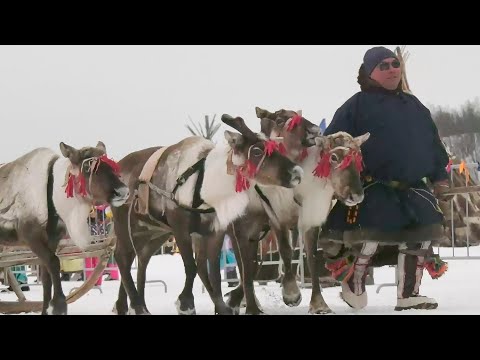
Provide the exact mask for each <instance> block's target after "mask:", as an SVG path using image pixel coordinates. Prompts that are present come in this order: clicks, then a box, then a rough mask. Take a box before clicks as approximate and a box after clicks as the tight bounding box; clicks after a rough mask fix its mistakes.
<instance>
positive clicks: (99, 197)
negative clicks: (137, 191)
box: [60, 141, 129, 207]
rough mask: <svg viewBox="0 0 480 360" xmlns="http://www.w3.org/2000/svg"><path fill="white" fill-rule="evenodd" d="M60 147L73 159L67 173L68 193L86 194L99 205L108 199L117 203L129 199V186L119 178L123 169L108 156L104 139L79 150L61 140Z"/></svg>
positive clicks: (68, 194) (66, 155) (113, 203)
mask: <svg viewBox="0 0 480 360" xmlns="http://www.w3.org/2000/svg"><path fill="white" fill-rule="evenodd" d="M60 150H61V152H62V155H63V156H65V157H66V158H68V159H69V160H70V163H71V166H69V169H68V171H67V174H66V180H67V183H66V189H65V192H66V193H67V197H73V196H74V193H77V194H79V195H82V196H87V197H88V198H90V200H91V201H92V202H94V203H95V204H96V205H100V204H105V203H109V204H111V205H112V206H114V207H118V206H121V205H123V204H124V203H125V202H126V201H127V199H128V197H129V191H128V186H126V185H125V184H124V183H123V182H122V181H121V180H120V178H119V176H120V174H119V173H120V169H119V167H118V165H117V163H115V162H114V161H113V160H111V159H109V158H108V157H107V155H106V152H107V151H106V148H105V144H104V143H103V142H101V141H99V142H98V144H97V146H96V147H83V148H81V149H79V150H77V149H75V148H74V147H72V146H69V145H66V144H65V143H63V142H61V143H60Z"/></svg>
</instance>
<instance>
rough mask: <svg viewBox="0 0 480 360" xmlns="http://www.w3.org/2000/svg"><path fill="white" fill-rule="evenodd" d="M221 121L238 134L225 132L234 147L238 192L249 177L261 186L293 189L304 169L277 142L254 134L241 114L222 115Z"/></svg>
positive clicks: (300, 178)
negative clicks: (282, 151)
mask: <svg viewBox="0 0 480 360" xmlns="http://www.w3.org/2000/svg"><path fill="white" fill-rule="evenodd" d="M222 121H223V122H224V123H225V124H227V125H229V126H231V127H232V128H234V129H235V130H237V131H238V132H239V133H234V132H231V131H228V130H227V131H225V139H226V140H227V141H228V144H229V145H230V147H231V149H232V163H233V165H234V166H235V167H236V172H237V174H236V175H237V191H242V190H245V189H247V188H248V187H249V182H248V179H254V180H255V181H257V182H258V183H260V184H262V185H276V186H283V187H286V188H293V187H295V186H296V185H298V184H299V183H300V182H301V180H302V177H303V170H302V168H301V167H300V166H297V165H296V164H295V163H293V162H292V161H291V160H289V159H288V158H287V157H285V156H284V155H282V154H281V153H280V152H279V151H278V149H277V148H276V146H275V145H276V144H275V143H273V142H270V141H268V139H266V138H265V137H263V136H261V135H259V134H255V133H254V132H253V131H251V130H250V129H249V128H248V127H247V126H246V124H245V122H244V120H243V119H242V118H240V117H237V118H233V117H231V116H230V115H227V114H224V115H222Z"/></svg>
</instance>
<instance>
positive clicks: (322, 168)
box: [313, 152, 330, 177]
mask: <svg viewBox="0 0 480 360" xmlns="http://www.w3.org/2000/svg"><path fill="white" fill-rule="evenodd" d="M313 175H315V176H316V177H328V176H329V175H330V153H328V152H326V153H324V154H323V155H322V158H321V159H320V161H319V162H318V165H317V167H316V168H315V170H313Z"/></svg>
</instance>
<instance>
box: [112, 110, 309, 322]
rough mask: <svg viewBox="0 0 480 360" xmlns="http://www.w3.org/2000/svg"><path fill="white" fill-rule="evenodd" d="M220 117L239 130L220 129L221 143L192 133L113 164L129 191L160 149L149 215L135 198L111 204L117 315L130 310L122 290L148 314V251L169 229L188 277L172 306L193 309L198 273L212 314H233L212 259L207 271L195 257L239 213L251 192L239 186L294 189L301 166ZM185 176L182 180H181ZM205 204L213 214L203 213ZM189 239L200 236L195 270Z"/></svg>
mask: <svg viewBox="0 0 480 360" xmlns="http://www.w3.org/2000/svg"><path fill="white" fill-rule="evenodd" d="M222 121H223V122H224V123H225V124H227V125H229V126H231V127H233V128H234V129H236V130H238V131H239V133H235V132H231V131H225V139H226V140H227V144H218V145H215V144H214V143H213V142H212V141H210V140H207V139H205V138H203V137H199V136H193V137H188V138H186V139H184V140H182V141H180V142H178V143H176V144H174V145H171V146H168V147H166V148H162V147H157V148H150V149H144V150H140V151H137V152H134V153H131V154H129V155H127V156H126V157H125V158H123V159H122V160H120V161H119V164H120V166H121V169H122V170H121V171H122V172H121V174H122V177H123V178H124V179H125V181H126V182H127V183H128V186H129V188H130V191H131V193H132V194H134V193H135V191H136V189H137V188H138V180H139V176H140V174H141V172H142V169H143V168H144V165H145V164H146V163H147V161H148V160H149V159H150V158H151V156H152V155H153V154H155V153H156V152H157V151H159V150H160V149H164V150H162V151H163V153H162V154H161V156H160V158H159V159H158V162H157V163H156V167H155V170H154V172H153V175H152V177H151V179H150V180H149V186H150V190H149V196H150V198H149V205H148V214H141V213H137V212H136V211H132V205H133V204H134V203H133V201H134V199H133V196H132V199H131V201H130V202H129V203H128V204H126V205H124V206H122V207H120V208H118V209H113V215H114V222H115V232H116V235H117V246H116V249H115V259H116V261H117V264H118V266H119V270H120V273H121V277H122V284H121V286H120V289H119V297H118V300H117V302H116V303H115V308H114V310H115V312H117V313H118V314H126V313H128V312H129V309H128V303H127V294H128V297H129V298H130V309H131V311H130V313H134V314H148V313H149V312H148V310H147V307H146V304H145V297H144V287H145V272H146V267H147V264H148V261H149V260H150V258H151V256H152V255H153V253H154V252H155V251H156V250H157V249H158V248H159V247H160V246H161V245H162V244H163V243H164V242H165V241H166V240H167V239H168V238H169V236H170V235H172V234H173V235H174V237H175V240H176V243H177V245H178V248H179V250H180V253H181V256H182V259H183V262H184V266H185V275H186V278H185V286H184V289H183V291H182V293H181V294H180V295H179V297H178V300H177V303H176V305H177V311H178V312H179V313H180V314H195V304H194V297H193V293H192V287H193V281H194V279H195V276H196V274H197V270H198V274H199V276H200V278H201V279H202V282H203V283H204V285H205V288H206V289H207V291H208V293H209V295H210V297H211V299H212V301H213V303H214V306H215V313H218V314H232V309H231V308H229V307H228V306H227V305H226V304H225V302H224V300H223V297H222V294H221V291H220V292H219V291H217V289H213V288H212V286H211V285H210V280H209V275H210V274H217V273H218V274H219V263H218V261H217V262H215V261H212V262H210V271H207V263H206V260H205V261H203V260H202V261H198V260H199V259H206V257H207V256H209V255H211V254H212V253H213V252H212V249H213V247H212V248H210V247H209V246H205V244H214V243H217V241H216V239H217V238H218V237H219V236H223V234H224V233H225V230H226V228H227V226H228V225H229V224H230V223H231V222H232V221H234V220H235V219H237V218H238V217H240V216H242V215H243V214H244V213H245V210H246V208H247V205H248V202H249V197H248V195H247V193H246V192H245V191H244V189H246V188H248V187H249V186H255V185H256V184H257V183H259V184H264V185H276V186H282V187H286V188H292V187H295V186H297V185H298V184H299V183H300V182H301V180H302V176H303V170H302V169H301V167H299V166H298V165H296V164H295V163H294V162H293V161H291V160H289V159H288V158H287V157H285V156H284V155H282V154H280V152H278V151H270V149H269V148H268V146H267V142H266V141H265V139H264V137H261V136H259V135H258V134H255V133H253V132H252V131H251V130H250V129H249V128H248V127H247V126H246V125H245V123H244V121H243V119H242V118H240V117H237V118H233V117H231V116H228V115H223V116H222ZM192 169H194V170H192ZM186 173H189V176H188V177H184V175H185V174H186ZM180 179H182V180H181V181H180V182H179V180H180ZM178 184H180V185H178ZM209 209H214V210H215V212H213V213H208V210H209ZM192 237H198V238H200V239H201V241H199V243H200V244H201V246H199V247H198V254H197V261H198V269H197V264H196V263H195V259H194V257H193V249H192ZM202 244H203V245H202ZM135 255H138V258H139V269H138V275H137V276H138V279H139V281H138V282H137V286H138V291H137V289H136V287H135V284H134V282H133V278H132V276H131V274H130V269H131V265H132V262H133V259H134V257H135ZM217 259H218V257H217ZM209 273H210V274H209Z"/></svg>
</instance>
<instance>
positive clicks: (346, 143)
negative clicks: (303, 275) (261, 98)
mask: <svg viewBox="0 0 480 360" xmlns="http://www.w3.org/2000/svg"><path fill="white" fill-rule="evenodd" d="M256 111H257V116H258V117H259V118H261V119H262V132H263V133H265V134H268V135H269V136H270V137H271V138H280V139H282V140H281V141H282V142H281V145H282V146H283V148H284V151H285V152H286V154H287V156H289V158H290V159H292V160H294V161H296V162H297V163H298V164H300V165H301V166H302V167H303V168H304V171H305V178H306V179H309V180H308V181H307V182H305V181H302V184H301V185H299V186H298V187H296V188H295V189H293V190H290V195H288V190H286V189H272V190H270V193H268V191H269V189H263V188H262V187H261V186H259V187H261V188H262V191H264V192H265V195H266V197H267V198H268V199H271V200H272V201H271V204H272V211H271V213H272V212H273V214H277V215H276V216H275V217H278V218H281V219H282V220H281V221H272V216H270V217H269V218H266V216H265V215H263V217H261V216H260V214H259V213H258V211H257V212H252V216H247V217H244V218H243V219H242V220H241V221H242V223H239V221H237V222H235V223H233V224H232V226H231V229H229V231H230V232H229V234H230V236H231V237H232V238H233V239H237V240H238V245H239V247H240V249H237V251H238V250H240V252H239V254H238V253H237V256H240V257H241V259H242V261H241V263H240V262H239V266H242V264H243V267H244V268H243V271H241V273H242V274H243V277H242V281H243V285H240V286H239V287H237V288H236V289H235V290H233V291H232V292H231V293H230V294H229V299H228V301H227V303H228V304H229V306H231V307H232V308H235V309H238V307H239V305H240V302H241V300H242V298H243V295H244V287H245V297H246V303H247V309H246V312H247V313H254V314H255V313H260V312H261V310H260V309H259V307H258V304H256V302H255V298H254V293H253V274H254V273H255V272H256V256H257V248H258V244H257V241H258V233H259V229H261V228H263V227H264V226H265V221H268V220H270V223H271V225H272V230H273V231H274V232H275V235H276V237H277V239H278V242H279V252H280V255H281V257H282V260H283V262H284V264H285V275H284V278H283V279H282V293H283V300H284V302H285V304H287V305H289V306H296V305H298V304H299V303H300V301H301V293H300V290H299V288H298V285H297V283H296V280H295V274H294V273H293V272H292V266H291V260H292V256H293V252H292V249H291V247H290V244H289V236H290V234H289V232H290V229H292V228H293V227H295V226H296V225H297V223H298V224H299V225H300V231H301V233H302V235H303V236H304V241H305V248H306V252H307V259H308V266H309V269H310V271H311V273H312V299H311V303H310V309H309V312H310V313H315V314H319V313H328V312H331V310H330V308H329V307H328V305H327V304H326V303H325V301H324V299H323V297H322V295H321V292H320V284H319V279H318V275H317V274H316V267H315V266H314V262H315V255H316V240H315V237H314V234H315V233H314V229H315V227H318V226H320V225H322V224H323V222H324V221H325V219H326V217H327V215H328V212H329V211H330V206H331V202H332V199H333V198H334V197H336V198H337V199H339V200H340V201H343V202H345V203H347V204H355V203H357V202H360V201H361V200H362V199H363V189H362V186H361V182H360V178H359V172H358V171H357V169H356V168H355V164H354V163H350V164H349V165H348V166H345V167H344V168H342V167H341V166H340V164H342V163H344V162H343V161H344V159H345V158H346V157H347V156H348V155H349V154H351V152H350V150H351V149H353V150H354V151H359V146H360V145H361V143H362V142H364V141H366V139H368V136H369V135H368V134H366V135H364V136H362V137H359V138H356V139H353V138H352V137H351V136H349V135H348V134H344V133H341V134H335V135H332V136H330V137H321V136H317V137H315V143H316V146H313V147H311V139H312V134H315V130H316V129H317V128H318V127H316V126H315V125H313V124H312V123H310V122H309V121H308V120H306V119H305V118H303V117H301V116H299V115H298V114H297V113H296V112H293V111H289V110H283V109H282V110H279V111H277V112H275V113H270V112H269V111H267V110H263V109H260V108H256ZM312 129H313V130H312ZM317 135H318V132H317ZM326 157H328V158H326ZM321 159H323V160H324V161H323V163H322V166H323V172H324V174H322V175H323V176H322V177H323V178H321V179H319V178H318V177H317V176H315V175H314V174H313V173H314V172H315V170H317V168H318V167H319V163H321V161H320V160H321ZM325 160H326V161H325ZM331 167H333V169H332V171H329V173H328V174H326V173H325V172H326V169H327V168H328V169H330V168H331ZM318 171H320V169H318ZM319 175H320V174H319ZM275 191H277V192H283V195H281V196H279V194H278V193H277V194H275ZM279 199H282V201H278V200H279ZM251 204H253V202H251ZM299 204H301V206H299ZM249 215H250V214H249ZM262 222H263V223H262ZM275 223H277V224H275ZM254 224H256V226H255V225H254ZM234 226H236V229H234ZM235 230H236V231H235ZM242 247H243V248H242ZM245 264H248V265H249V266H248V267H246V266H245Z"/></svg>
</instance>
